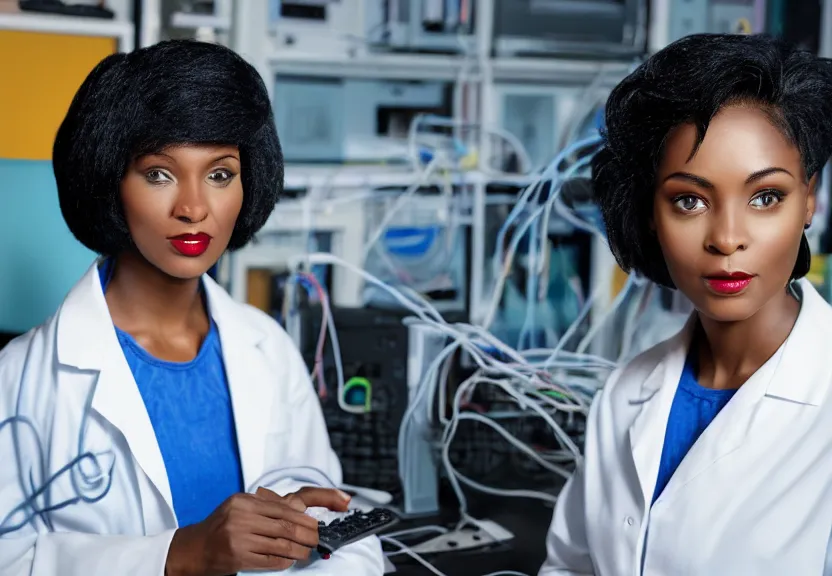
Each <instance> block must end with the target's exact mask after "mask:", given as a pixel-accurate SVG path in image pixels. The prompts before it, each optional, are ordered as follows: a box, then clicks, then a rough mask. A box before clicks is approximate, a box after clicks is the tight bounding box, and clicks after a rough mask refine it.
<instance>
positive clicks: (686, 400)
mask: <svg viewBox="0 0 832 576" xmlns="http://www.w3.org/2000/svg"><path fill="white" fill-rule="evenodd" d="M694 351H695V347H693V346H692V347H691V352H689V353H688V357H687V360H686V361H685V367H684V369H683V370H682V377H681V378H680V379H679V387H678V388H677V389H676V395H675V396H674V398H673V405H672V406H671V407H670V416H669V417H668V420H667V430H666V431H665V434H664V446H663V447H662V459H661V462H660V464H659V476H658V479H657V480H656V489H655V491H654V492H653V502H655V501H656V499H657V498H658V497H659V495H660V494H661V493H662V491H664V489H665V487H666V486H667V483H668V482H669V481H670V477H671V476H673V473H674V472H675V471H676V468H678V467H679V464H681V463H682V459H683V458H684V457H685V455H686V454H687V453H688V452H689V451H690V449H691V448H692V447H693V445H694V443H696V440H697V439H698V438H699V436H701V435H702V432H704V431H705V428H707V427H708V425H709V424H710V423H711V422H713V420H714V418H716V415H717V414H719V412H720V410H722V409H723V408H724V407H725V405H726V404H728V401H729V400H730V399H731V398H732V397H733V396H734V394H735V393H736V390H714V389H711V388H705V387H703V386H700V385H699V382H697V378H696V357H697V355H696V353H695V352H694Z"/></svg>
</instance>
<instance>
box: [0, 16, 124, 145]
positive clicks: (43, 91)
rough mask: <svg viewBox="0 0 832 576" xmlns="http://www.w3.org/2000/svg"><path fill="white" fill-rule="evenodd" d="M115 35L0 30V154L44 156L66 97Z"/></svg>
mask: <svg viewBox="0 0 832 576" xmlns="http://www.w3.org/2000/svg"><path fill="white" fill-rule="evenodd" d="M116 49H117V41H116V39H115V38H101V37H93V36H69V35H62V34H46V33H40V32H18V31H0V71H2V80H0V158H15V159H28V160H48V159H50V158H51V157H52V142H53V141H54V139H55V133H56V132H57V130H58V126H60V124H61V121H62V120H63V118H64V115H66V111H67V109H68V108H69V104H70V102H72V97H73V96H74V95H75V92H76V91H77V90H78V87H79V86H81V83H82V82H83V81H84V78H86V76H87V74H89V73H90V71H91V70H92V69H93V68H94V67H95V65H96V64H98V63H99V62H100V61H101V60H102V59H103V58H104V57H106V56H107V55H109V54H112V53H114V52H115V51H116Z"/></svg>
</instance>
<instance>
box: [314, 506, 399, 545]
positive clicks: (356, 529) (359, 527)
mask: <svg viewBox="0 0 832 576" xmlns="http://www.w3.org/2000/svg"><path fill="white" fill-rule="evenodd" d="M396 522H398V519H397V518H396V516H395V515H394V514H393V513H392V512H391V511H390V510H387V509H386V508H373V509H372V510H370V511H369V512H355V513H353V514H350V515H349V516H345V517H343V518H336V519H335V520H333V521H332V522H331V523H329V524H326V523H324V522H318V553H319V554H321V555H322V556H328V555H329V554H332V553H333V552H335V551H336V550H338V549H339V548H343V547H344V546H346V545H348V544H352V543H353V542H357V541H358V540H361V539H362V538H366V537H367V536H372V535H373V534H376V533H378V532H380V531H381V530H383V529H384V528H387V527H388V526H392V525H393V524H395V523H396Z"/></svg>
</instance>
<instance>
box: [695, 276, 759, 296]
mask: <svg viewBox="0 0 832 576" xmlns="http://www.w3.org/2000/svg"><path fill="white" fill-rule="evenodd" d="M753 278H754V276H753V275H752V274H748V273H747V272H720V273H718V274H713V275H711V276H705V283H706V284H707V285H708V286H709V287H710V289H711V290H712V291H714V292H716V293H717V294H723V295H730V294H739V293H740V292H742V291H743V290H745V289H746V288H747V287H748V285H749V284H751V280H752V279H753Z"/></svg>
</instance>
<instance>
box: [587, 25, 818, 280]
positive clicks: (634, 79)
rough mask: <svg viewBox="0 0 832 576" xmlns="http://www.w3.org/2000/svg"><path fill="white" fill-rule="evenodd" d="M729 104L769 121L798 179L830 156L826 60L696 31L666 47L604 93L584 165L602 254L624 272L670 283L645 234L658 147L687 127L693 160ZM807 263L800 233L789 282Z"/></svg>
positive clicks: (782, 46)
mask: <svg viewBox="0 0 832 576" xmlns="http://www.w3.org/2000/svg"><path fill="white" fill-rule="evenodd" d="M734 103H743V104H752V105H756V106H759V107H760V109H761V110H763V111H764V112H765V113H766V114H767V115H768V117H769V118H770V119H771V121H772V123H773V124H774V126H775V127H777V128H778V129H779V130H780V131H781V132H782V133H783V134H784V135H785V136H786V137H787V138H788V139H789V141H791V142H792V143H793V144H794V145H795V146H796V147H797V148H798V150H799V151H800V154H801V158H802V162H803V167H804V170H805V175H806V177H807V179H808V178H811V177H812V176H815V175H817V174H818V173H819V172H820V170H821V169H822V168H823V165H824V164H825V163H826V161H827V160H828V159H829V157H830V156H832V64H830V62H829V61H828V60H825V59H821V58H818V57H817V56H815V55H814V54H812V53H811V52H807V51H805V50H799V49H797V48H795V47H793V46H791V45H790V44H788V43H786V42H784V41H782V40H779V39H776V38H773V37H770V36H765V35H753V36H740V35H733V34H697V35H693V36H688V37H686V38H682V39H681V40H678V41H676V42H674V43H672V44H670V45H668V46H667V47H666V48H664V49H663V50H661V51H659V52H657V53H656V54H655V55H653V56H652V57H651V58H649V59H648V60H647V61H646V62H644V63H643V64H642V65H641V66H640V67H639V68H637V69H636V70H635V71H634V72H633V73H632V74H630V75H629V76H628V77H627V78H625V79H624V80H623V81H622V82H621V83H620V84H618V86H616V87H615V89H614V90H613V91H612V93H611V95H610V97H609V99H608V101H607V106H606V130H605V131H604V134H603V147H602V148H601V150H600V151H599V152H598V154H596V156H595V158H594V159H593V163H592V181H593V191H594V194H595V198H596V201H597V202H598V205H599V207H600V209H601V213H602V215H603V218H604V222H605V224H606V229H607V236H608V238H609V243H610V248H611V249H612V252H613V254H614V255H615V258H616V260H617V261H618V264H619V266H621V268H623V269H624V270H625V271H627V272H630V271H631V270H635V271H636V272H638V273H640V274H642V275H644V276H645V277H647V278H649V279H650V280H652V281H654V282H656V283H658V284H662V285H664V286H668V287H671V288H672V287H674V285H673V281H672V280H671V278H670V274H669V273H668V270H667V266H666V264H665V261H664V257H663V256H662V252H661V248H660V246H659V243H658V239H657V238H656V236H655V234H653V232H652V231H651V229H650V220H651V218H652V214H653V196H654V194H655V178H656V170H657V167H658V165H659V160H660V158H661V154H662V149H663V146H664V143H665V140H666V138H667V137H668V134H669V133H670V132H671V131H672V130H673V129H674V128H675V127H677V126H679V125H680V124H685V123H693V124H694V125H695V126H696V129H697V142H696V145H695V147H694V149H693V150H692V151H691V155H693V154H694V153H695V152H696V150H697V148H698V147H699V145H701V143H702V141H703V139H704V137H705V132H706V131H707V129H708V124H709V122H710V121H711V119H712V118H713V117H714V116H715V115H716V114H717V112H719V111H720V110H721V109H722V108H724V107H725V106H727V105H730V104H734ZM810 258H811V254H810V252H809V244H808V242H807V241H806V236H805V235H804V236H803V239H802V241H801V245H800V252H799V254H798V258H797V262H796V263H795V267H794V270H793V272H792V278H793V279H794V278H800V277H802V276H805V275H806V273H807V272H808V271H809V265H810Z"/></svg>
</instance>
